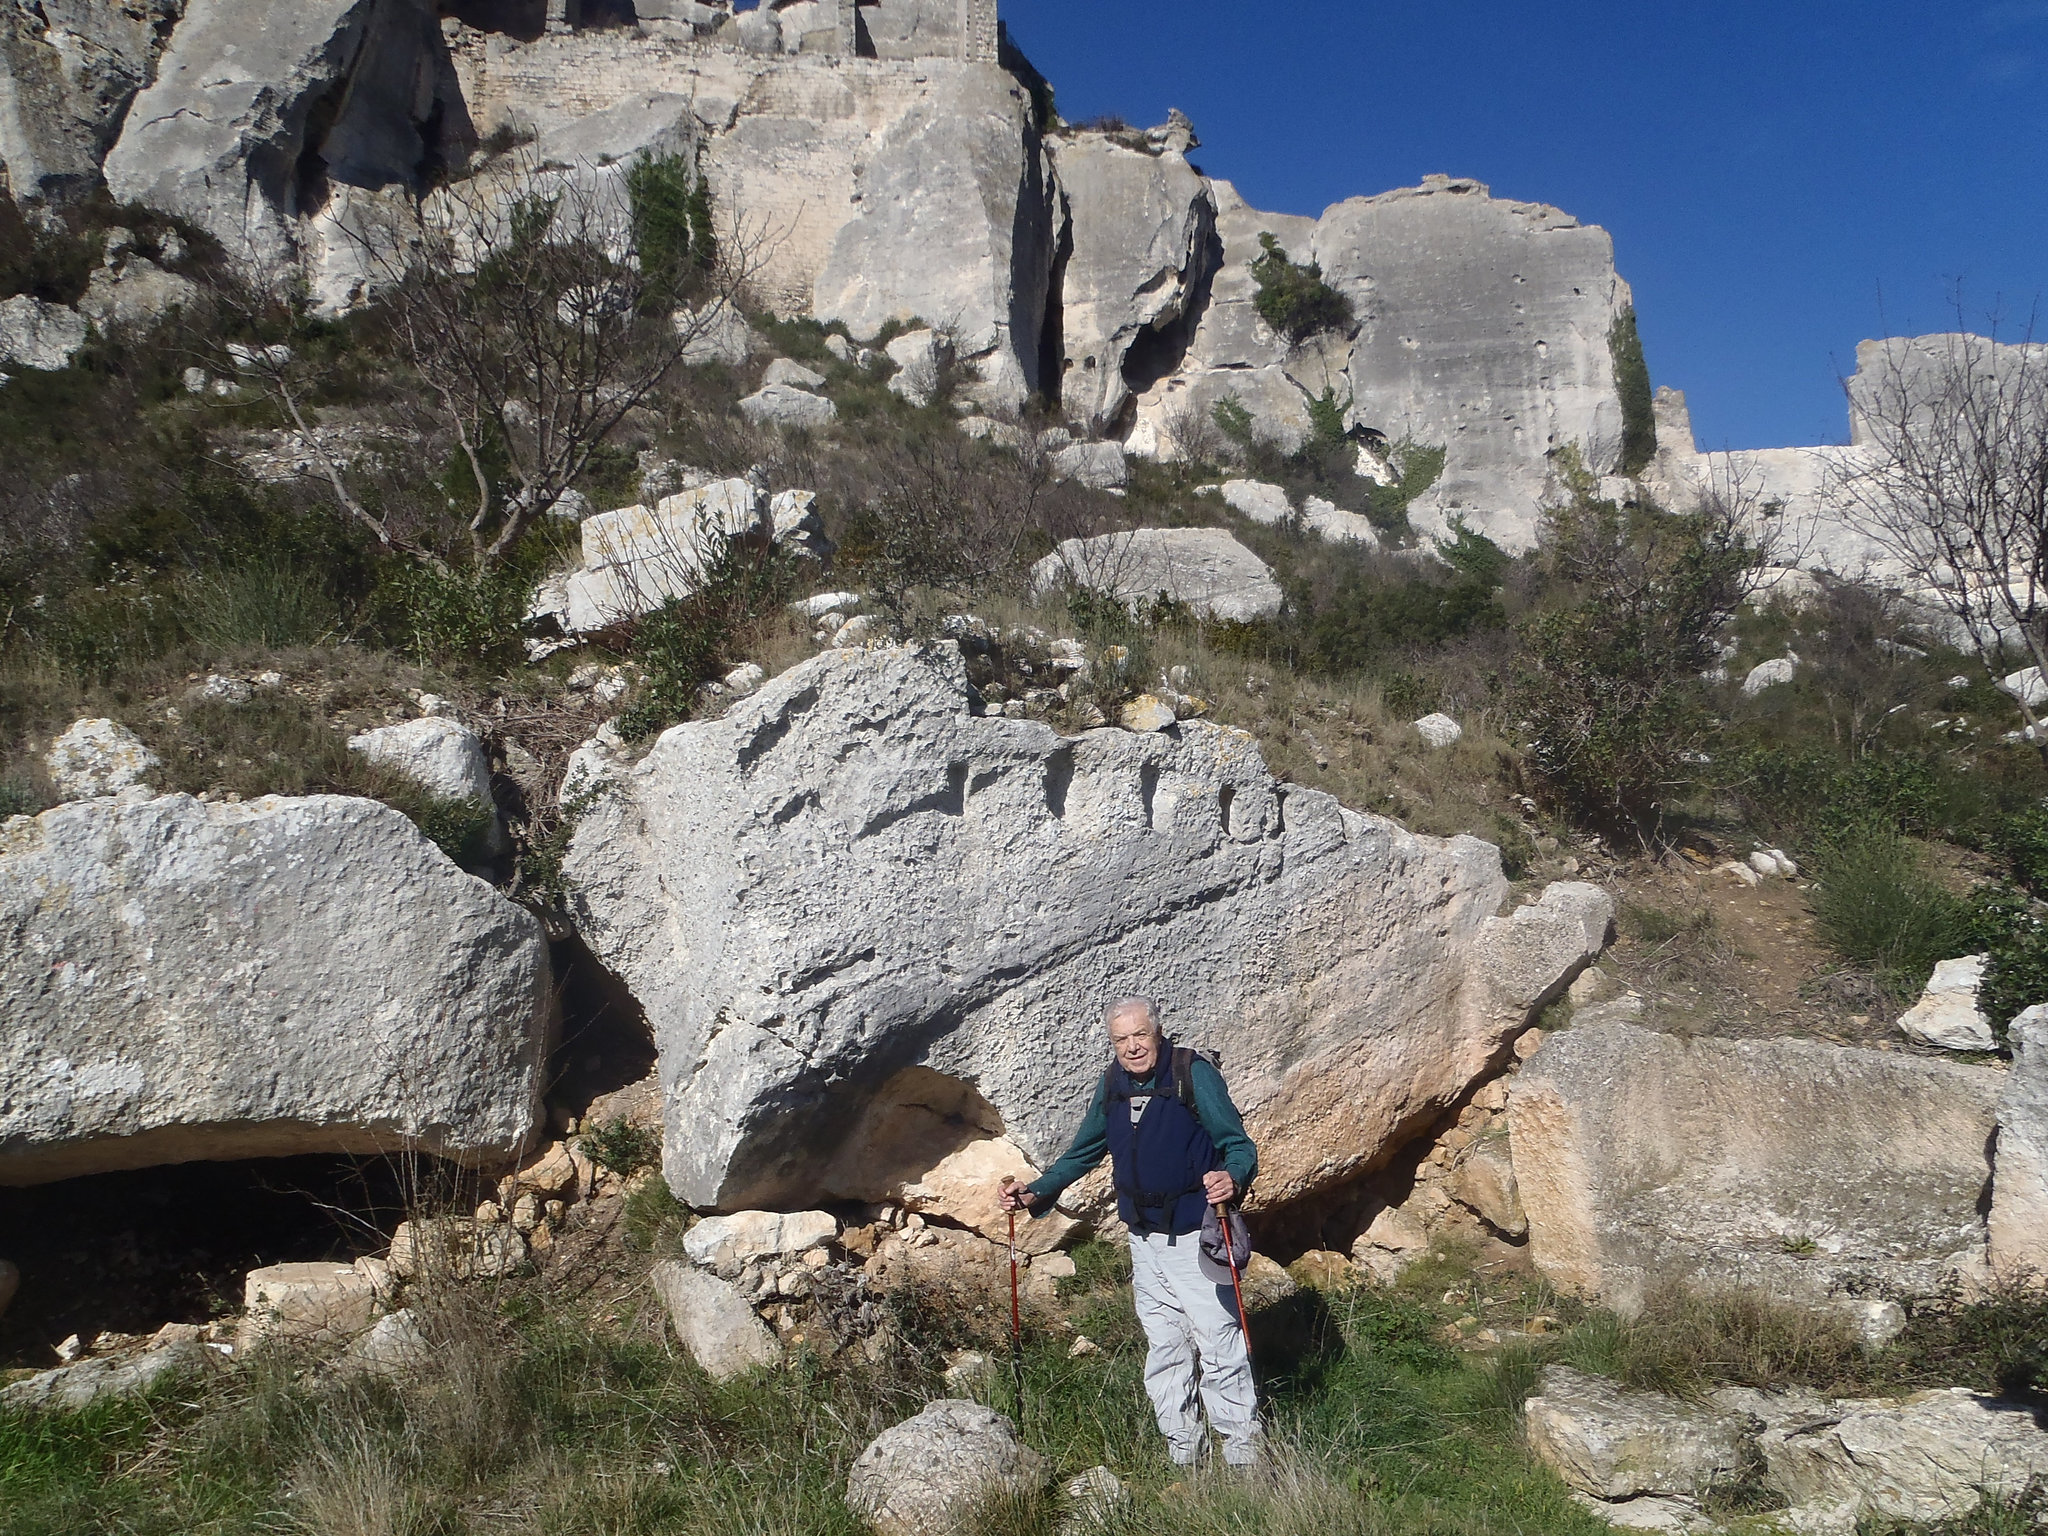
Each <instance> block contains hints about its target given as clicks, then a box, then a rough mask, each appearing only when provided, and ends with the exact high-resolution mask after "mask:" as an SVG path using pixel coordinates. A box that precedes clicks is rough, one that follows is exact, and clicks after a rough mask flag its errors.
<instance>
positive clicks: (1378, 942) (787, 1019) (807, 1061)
mask: <svg viewBox="0 0 2048 1536" xmlns="http://www.w3.org/2000/svg"><path fill="white" fill-rule="evenodd" d="M968 697H969V695H968V690H967V684H966V678H965V674H964V670H963V668H962V665H961V662H960V659H959V655H958V652H957V651H956V650H955V649H954V648H953V647H951V646H950V645H944V646H939V647H935V648H931V649H922V650H920V649H910V648H905V649H875V650H870V651H849V652H836V651H835V652H828V653H826V654H824V655H821V656H819V657H817V658H815V659H813V660H812V661H809V662H806V663H804V664H803V665H801V666H798V667H796V668H794V669H792V670H791V671H789V672H786V673H784V674H783V675H782V676H780V677H778V678H776V679H774V680H773V681H771V682H770V683H769V684H768V685H767V686H766V687H765V688H764V689H763V690H762V691H761V692H760V693H759V694H757V695H755V696H753V697H752V698H749V699H746V700H743V701H742V702H740V703H739V704H737V705H735V706H734V707H733V708H732V709H731V710H730V711H729V712H728V713H727V714H726V715H725V716H724V717H722V718H720V719H717V720H706V721H701V722H695V723H692V724H689V725H684V726H680V727H677V728H676V729H674V730H671V731H669V732H668V733H667V734H666V735H664V736H663V737H662V738H661V739H660V741H658V742H657V743H656V745H655V747H654V749H653V751H652V752H650V753H649V754H648V756H647V757H646V758H645V759H644V760H643V761H642V762H641V763H640V764H638V765H637V766H636V767H634V768H632V769H630V770H628V771H626V772H625V773H623V774H622V775H621V776H620V777H619V778H618V779H617V780H616V781H615V783H614V786H613V787H612V789H611V790H610V791H609V792H608V793H607V794H606V795H604V796H603V797H601V798H600V799H599V801H598V802H597V803H596V804H595V805H594V806H593V807H592V808H591V809H590V811H588V812H587V813H586V815H585V817H584V818H583V820H582V821H581V823H580V824H579V827H578V831H577V833H576V837H575V840H574V843H573V844H572V847H571V849H570V853H569V855H568V860H567V865H566V872H567V875H568V879H569V881H570V882H571V884H572V886H573V895H572V897H571V902H572V907H573V910H574V913H575V918H576V921H577V924H578V926H579V928H580V929H581V930H582V931H583V933H584V934H585V936H586V939H587V941H588V942H589V943H590V944H591V946H592V947H593V949H594V950H595V951H596V953H598V954H599V955H600V956H601V957H602V958H603V960H604V961H605V963H606V965H607V966H609V967H610V968H611V970H612V971H613V972H614V973H616V974H617V975H619V976H620V977H621V978H622V979H623V980H624V981H625V982H626V983H627V985H628V986H630V987H631V989H632V990H633V992H634V994H635V995H636V996H637V997H638V998H639V999H640V1001H641V1002H642V1004H643V1005H644V1006H645V1007H646V1010H647V1016H648V1019H649V1022H650V1024H651V1025H652V1027H653V1029H654V1032H655V1038H656V1041H657V1043H658V1045H659V1046H660V1050H661V1070H662V1080H663V1086H664V1090H665V1093H666V1099H667V1125H666V1129H667V1135H666V1138H665V1141H666V1152H665V1162H664V1167H665V1170H666V1172H667V1175H668V1179H669V1183H670V1184H671V1186H672V1187H673V1188H674V1189H675V1191H676V1192H677V1194H678V1195H679V1196H680V1197H682V1198H683V1199H684V1200H686V1201H687V1202H689V1203H690V1204H692V1205H696V1206H700V1207H710V1208H722V1209H727V1210H731V1209H737V1208H741V1207H747V1206H762V1207H768V1208H776V1207H782V1208H794V1207H797V1206H800V1205H803V1204H807V1203H809V1198H810V1192H812V1191H814V1190H815V1189H816V1188H818V1187H819V1182H820V1178H821V1175H822V1173H823V1171H824V1170H826V1169H829V1168H830V1167H831V1166H832V1164H833V1161H834V1158H835V1153H836V1151H837V1149H838V1148H839V1147H840V1146H841V1144H842V1143H843V1142H845V1141H846V1140H847V1139H848V1138H849V1137H850V1136H851V1135H853V1134H854V1133H855V1132H856V1130H857V1129H858V1128H859V1111H860V1108H861V1106H862V1103H863V1101H864V1100H865V1099H867V1098H868V1097H869V1096H871V1095H873V1094H874V1093H875V1092H876V1091H877V1089H879V1088H880V1087H881V1086H882V1085H883V1084H885V1083H887V1082H888V1081H889V1080H890V1079H891V1078H893V1077H894V1076H895V1075H896V1074H897V1073H899V1072H901V1071H903V1070H904V1069H905V1068H908V1067H914V1066H916V1067H926V1068H929V1069H931V1070H932V1071H934V1072H937V1073H941V1074H944V1075H947V1076H950V1077H954V1078H957V1079H960V1080H961V1081H963V1082H966V1083H968V1084H970V1085H971V1086H972V1087H973V1088H974V1089H975V1090H976V1091H977V1092H978V1093H979V1094H980V1096H981V1098H982V1099H983V1100H984V1101H985V1102H986V1103H987V1104H988V1106H989V1107H990V1108H991V1110H992V1111H993V1113H994V1116H995V1117H996V1118H997V1119H998V1120H999V1122H1000V1124H999V1126H996V1127H993V1128H992V1129H999V1130H1000V1131H1001V1133H1002V1134H1003V1135H1005V1136H1007V1137H1008V1138H1009V1139H1010V1140H1011V1142H1012V1143H1014V1144H1015V1145H1016V1146H1017V1147H1018V1148H1019V1149H1020V1150H1021V1151H1022V1152H1023V1153H1024V1155H1025V1156H1026V1157H1027V1158H1029V1159H1030V1160H1031V1161H1032V1162H1033V1163H1035V1164H1037V1165H1039V1166H1043V1165H1044V1163H1045V1161H1046V1160H1047V1159H1048V1158H1049V1157H1050V1156H1051V1155H1053V1154H1055V1153H1057V1152H1058V1151H1059V1150H1061V1149H1062V1148H1063V1147H1064V1146H1065V1143H1066V1140H1067V1138H1068V1137H1069V1136H1070V1135H1071V1134H1072V1132H1073V1129H1074V1125H1075V1123H1076V1120H1077V1118H1078V1116H1079V1113H1080V1111H1081V1108H1082V1107H1083V1106H1084V1105H1085V1104H1086V1103H1087V1101H1088V1097H1089V1095H1090V1093H1091V1092H1092V1090H1093V1089H1094V1086H1095V1082H1096V1079H1097V1077H1098V1076H1099V1075H1100V1073H1101V1071H1102V1068H1103V1066H1104V1064H1105V1047H1104V1043H1103V1036H1102V1025H1101V1020H1100V1009H1101V1007H1102V1003H1103V1001H1104V1000H1105V999H1106V998H1108V997H1110V996H1112V995H1116V994H1122V993H1130V992H1139V993H1147V994H1150V995H1152V996H1155V997H1157V998H1159V999H1160V1000H1161V1001H1162V1003H1163V1005H1164V1009H1165V1017H1166V1020H1167V1023H1168V1027H1169V1028H1170V1029H1171V1030H1172V1031H1173V1032H1174V1033H1175V1034H1176V1035H1177V1036H1178V1037H1179V1038H1181V1039H1183V1040H1185V1041H1187V1042H1190V1043H1195V1044H1200V1045H1204V1046H1209V1047H1213V1048H1217V1049H1219V1050H1220V1051H1221V1053H1222V1057H1223V1062H1224V1067H1225V1070H1226V1072H1227V1074H1228V1075H1229V1078H1230V1082H1231V1086H1232V1090H1233V1092H1234V1093H1235V1095H1236V1097H1237V1101H1238V1103H1239V1104H1240V1106H1241V1107H1243V1108H1244V1109H1245V1110H1246V1111H1247V1112H1248V1115H1249V1119H1250V1123H1251V1127H1252V1130H1253V1133H1254V1135H1256V1136H1258V1137H1259V1138H1260V1139H1261V1148H1262V1157H1261V1163H1262V1168H1261V1173H1260V1179H1259V1184H1258V1186H1257V1189H1256V1190H1255V1194H1260V1195H1263V1197H1264V1198H1265V1199H1266V1200H1269V1201H1270V1200H1277V1199H1284V1198H1289V1197H1293V1196H1298V1195H1301V1194H1305V1193H1308V1192H1310V1191H1312V1190H1314V1189H1317V1188H1320V1187H1322V1186H1323V1185H1325V1184H1328V1183H1332V1182H1335V1181H1337V1180H1340V1179H1342V1178H1344V1177H1345V1176H1347V1175H1348V1174H1350V1173H1353V1172H1356V1171H1359V1170H1362V1169H1364V1168H1367V1167H1370V1166H1372V1165H1373V1164H1374V1162H1375V1161H1376V1160H1378V1159H1380V1158H1382V1157H1383V1156H1385V1155H1386V1154H1387V1153H1388V1151H1389V1150H1390V1149H1391V1148H1392V1147H1393V1146H1394V1145H1396V1144H1397V1143H1398V1142H1399V1140H1400V1139H1401V1138H1402V1137H1403V1136H1404V1135H1405V1134H1406V1133H1408V1132H1409V1131H1410V1130H1411V1129H1412V1128H1413V1127H1415V1126H1416V1125H1418V1124H1419V1123H1420V1122H1421V1121H1423V1120H1426V1119H1428V1118H1430V1117H1432V1116H1433V1115H1435V1114H1437V1113H1439V1112H1440V1111H1441V1109H1442V1108H1443V1107H1444V1106H1446V1105H1448V1104H1449V1103H1450V1102H1452V1100H1453V1099H1454V1098H1455V1097H1456V1095H1457V1094H1458V1093H1459V1092H1460V1091H1462V1090H1463V1088H1464V1087H1465V1086H1466V1085H1467V1084H1469V1083H1470V1082H1472V1081H1473V1080H1474V1078H1476V1077H1477V1076H1478V1075H1479V1073H1480V1072H1481V1071H1482V1070H1483V1069H1484V1068H1485V1067H1486V1065H1487V1064H1488V1063H1490V1062H1492V1061H1494V1060H1496V1059H1498V1057H1499V1055H1500V1053H1501V1052H1502V1051H1503V1050H1504V1049H1505V1046H1506V1043H1507V1041H1508V1040H1509V1039H1510V1038H1511V1037H1512V1036H1513V1035H1514V1034H1515V1033H1517V1032H1519V1031H1520V1030H1521V1029H1522V1028H1523V1027H1525V1026H1526V1024H1527V1022H1528V1020H1529V1017H1530V1014H1531V1011H1532V1010H1533V1009H1534V1008H1536V1007H1538V1006H1540V1005H1541V1004H1542V1003H1543V1002H1544V1001H1546V1000H1547V999H1548V998H1549V997H1550V996H1552V995H1554V994H1555V993H1556V992H1557V991H1558V990H1560V989H1561V988H1562V987H1563V986H1564V985H1565V984H1566V983H1568V982H1569V981H1570V979H1571V977H1572V975H1573V974H1574V973H1575V972H1576V970H1577V969H1578V968H1579V967H1580V966H1582V965H1583V964H1584V963H1585V961H1586V960H1587V959H1588V958H1589V957H1590V956H1591V955H1593V954H1594V953H1596V952H1597V951H1598V949H1599V948H1600V945H1601V943H1602V941H1603V940H1604V936H1605V932H1606V930H1607V927H1608V923H1609V919H1610V916H1611V906H1610V904H1609V902H1608V899H1607V898H1606V896H1605V895H1604V894H1602V893H1601V892H1599V891H1597V890H1595V889H1593V888H1591V887H1586V886H1564V887H1553V888H1552V890H1551V891H1550V892H1549V893H1547V895H1546V897H1545V899H1544V901H1543V902H1542V903H1540V904H1537V905H1533V906H1529V907H1525V908H1523V909H1521V910H1520V911H1518V912H1516V913H1515V914H1514V915H1513V916H1512V917H1511V918H1501V917H1498V916H1496V915H1495V913H1496V912H1497V911H1498V909H1499V907H1500V905H1501V903H1502V901H1503V900H1504V898H1505V896H1506V892H1507V886H1506V882H1505V881H1504V880H1503V878H1502V876H1501V873H1500V863H1499V855H1498V853H1497V852H1496V851H1495V850H1494V849H1493V848H1492V847H1491V846H1490V845H1488V844H1485V843H1481V842H1478V841H1476V840H1474V839H1471V838H1456V839H1453V840H1451V841H1449V842H1440V841H1437V840H1434V839H1428V838H1419V837H1413V836H1411V835H1409V834H1408V833H1406V832H1404V831H1402V830H1401V829H1400V828H1399V827H1397V826H1395V825H1394V824H1392V823H1391V822H1386V821H1382V820H1379V819H1377V818H1374V817H1369V816H1362V815H1358V814H1356V813H1353V812H1350V811H1347V810H1344V809H1343V808H1342V807H1340V806H1339V805H1338V804H1337V803H1336V801H1334V800H1332V799H1331V798H1330V797H1328V796H1326V795H1322V794H1318V793H1315V792H1312V791H1304V790H1299V789H1296V788H1294V787H1292V786H1289V785H1284V784H1280V783H1278V782H1276V781H1275V780H1274V779H1273V777H1272V775H1271V774H1269V773H1268V772H1267V771H1266V768H1265V765H1264V763H1263V761H1262V760H1261V759H1260V756H1259V753H1258V748H1257V745H1256V743H1255V742H1254V741H1253V740H1252V738H1250V737H1249V736H1246V735H1243V734H1241V733H1239V732H1236V731H1229V730H1224V729H1220V728H1218V727H1215V726H1212V725H1208V724H1205V723H1201V722H1182V723H1181V724H1179V725H1177V726H1174V727H1172V728H1170V729H1168V730H1165V731H1161V732H1153V733H1147V734H1144V735H1137V734H1133V733H1131V732H1127V731H1118V730H1108V729H1105V730H1098V731H1091V732H1088V733H1086V734H1084V735H1081V736H1078V737H1074V738H1065V739H1063V738H1061V737H1059V736H1058V735H1056V734H1055V733H1054V732H1053V731H1052V730H1051V729H1050V728H1049V727H1047V726H1045V725H1043V724H1041V723H1037V722H1031V721H1023V720H1009V719H1000V718H993V717H981V716H976V715H973V714H970V713H969V708H968Z"/></svg>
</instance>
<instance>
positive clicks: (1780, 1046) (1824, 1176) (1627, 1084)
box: [1508, 1023, 2004, 1309]
mask: <svg viewBox="0 0 2048 1536" xmlns="http://www.w3.org/2000/svg"><path fill="white" fill-rule="evenodd" d="M2003 1079H2004V1074H2003V1073H2001V1072H1999V1071H1998V1070H1996V1069H1994V1068H1985V1067H1968V1066H1960V1065H1954V1064H1951V1063H1948V1062H1942V1061H1929V1060H1923V1059H1917V1058H1914V1057H1909V1056H1905V1055H1900V1054H1894V1053H1890V1052H1882V1051H1862V1050H1849V1049H1844V1048H1839V1047H1835V1046H1828V1045H1822V1044H1819V1043H1817V1042H1814V1041H1808V1040H1719V1039H1712V1038H1700V1039H1680V1038H1677V1037H1675V1036H1671V1035H1660V1034H1655V1033H1652V1032H1651V1031H1649V1030H1645V1029H1638V1028H1635V1027H1633V1026H1631V1025H1628V1024H1622V1023H1606V1024H1582V1025H1579V1026H1576V1027H1574V1028H1572V1029H1569V1030H1565V1031H1563V1032H1561V1033H1557V1034H1553V1035H1550V1036H1548V1037H1547V1038H1546V1039H1545V1040H1544V1042H1543V1045H1542V1047H1541V1049H1539V1050H1538V1051H1537V1052H1536V1054H1535V1055H1534V1056H1533V1057H1532V1058H1530V1060H1529V1062H1528V1063H1527V1065H1526V1066H1524V1067H1523V1069H1522V1071H1521V1072H1520V1074H1518V1076H1517V1077H1516V1079H1515V1082H1514V1086H1513V1089H1512V1091H1511V1094H1510V1098H1509V1109H1508V1119H1509V1126H1510V1134H1511V1139H1512V1146H1513V1153H1514V1172H1515V1182H1516V1184H1517V1186H1518V1189H1519V1191H1520V1195H1521V1201H1522V1206H1523V1209H1524V1210H1525V1211H1526V1213H1527V1215H1528V1218H1529V1242H1530V1251H1531V1254H1532V1256H1533V1257H1534V1259H1535V1261H1536V1264H1537V1267H1538V1268H1539V1269H1540V1270H1541V1271H1542V1272H1543V1273H1544V1274H1545V1275H1546V1276H1547V1277H1549V1278H1550V1279H1551V1280H1552V1281H1553V1282H1555V1283H1557V1284H1559V1285H1561V1286H1564V1287H1566V1288H1568V1289H1570V1290H1574V1291H1577V1292H1580V1293H1581V1294H1584V1295H1587V1296H1593V1297H1597V1298H1599V1299H1600V1300H1602V1301H1604V1302H1606V1303H1608V1304H1609V1305H1613V1306H1617V1307H1621V1308H1624V1309H1626V1308H1629V1307H1632V1306H1634V1305H1636V1304H1637V1303H1638V1302H1639V1301H1640V1298H1641V1296H1642V1294H1643V1290H1644V1287H1645V1286H1646V1285H1647V1284H1648V1283H1650V1282H1651V1281H1653V1280H1654V1279H1656V1278H1657V1277H1659V1276H1662V1275H1674V1276H1680V1277H1686V1278H1693V1279H1702V1280H1709V1281H1733V1282H1741V1283H1747V1284H1755V1285H1759V1286H1762V1287H1764V1288H1766V1289H1768V1290H1770V1291H1772V1292H1774V1293H1776V1294H1779V1295H1786V1296H1796V1297H1805V1298H1808V1299H1814V1300H1819V1299H1823V1298H1825V1297H1827V1296H1829V1295H1830V1294H1831V1293H1834V1292H1836V1291H1838V1290H1840V1291H1846V1292H1848V1293H1850V1294H1856V1293H1867V1292H1869V1291H1870V1290H1872V1289H1878V1288H1881V1289H1883V1290H1884V1291H1885V1292H1886V1293H1887V1294H1905V1295H1931V1294H1933V1293H1935V1292H1936V1291H1938V1290H1939V1289H1940V1288H1941V1285H1942V1283H1943V1280H1944V1278H1945V1277H1947V1276H1949V1275H1952V1274H1958V1273H1960V1274H1961V1275H1963V1276H1964V1277H1965V1278H1968V1277H1970V1276H1973V1275H1976V1274H1978V1273H1979V1272H1980V1271H1981V1269H1982V1266H1983V1263H1984V1242H1985V1233H1984V1218H1983V1216H1982V1214H1981V1212H1980V1204H1979V1203H1980V1201H1981V1200H1982V1199H1983V1196H1984V1194H1985V1188H1986V1185H1987V1183H1988V1182H1989V1181H1990V1179H1991V1172H1992V1170H1991V1162H1990V1156H1989V1151H1988V1146H1989V1142H1990V1138H1991V1132H1992V1127H1993V1122H1994V1117H1995V1115H1996V1112H1997V1106H1998V1102H1999V1093H2000V1089H2001V1087H2002V1086H2003Z"/></svg>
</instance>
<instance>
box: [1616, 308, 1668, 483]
mask: <svg viewBox="0 0 2048 1536" xmlns="http://www.w3.org/2000/svg"><path fill="white" fill-rule="evenodd" d="M1607 351H1608V354H1609V356H1611V357H1612V358H1613V359H1614V386H1615V389H1616V391H1617V392H1618V393H1619V394H1620V395H1621V459H1620V462H1619V463H1618V464H1617V465H1616V466H1615V467H1616V468H1617V469H1618V470H1619V471H1620V472H1621V473H1622V474H1624V475H1639V474H1641V473H1642V472H1643V471H1644V470H1645V469H1647V468H1649V465H1650V461H1651V460H1652V459H1654V458H1656V457H1657V409H1656V398H1655V396H1654V395H1652V394H1651V392H1650V367H1649V364H1648V363H1646V362H1645V361H1644V360H1643V339H1642V337H1641V336H1640V335H1639V334H1637V331H1636V312H1635V311H1634V310H1633V309H1625V310H1623V311H1622V312H1621V313H1620V314H1619V315H1617V316H1616V317H1615V320H1614V324H1613V325H1612V326H1611V327H1610V328H1609V329H1608V332H1607Z"/></svg>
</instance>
